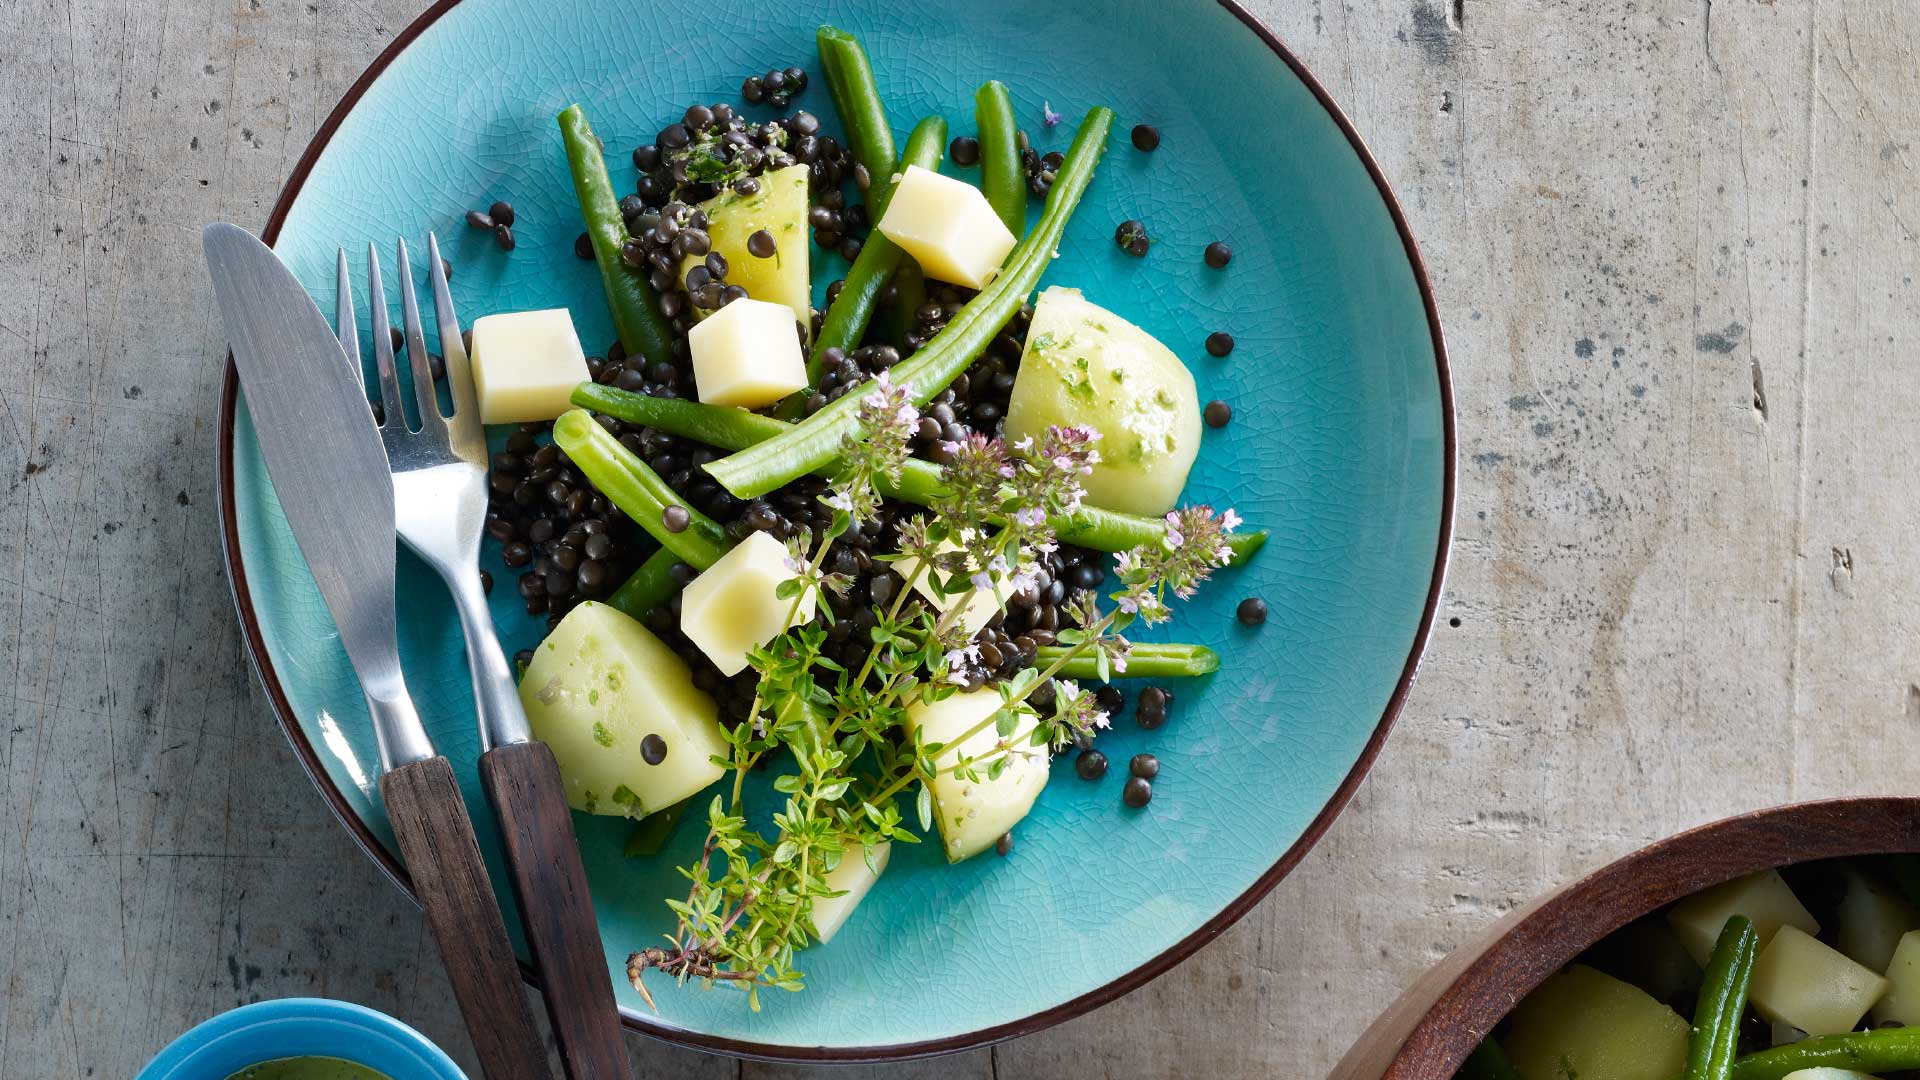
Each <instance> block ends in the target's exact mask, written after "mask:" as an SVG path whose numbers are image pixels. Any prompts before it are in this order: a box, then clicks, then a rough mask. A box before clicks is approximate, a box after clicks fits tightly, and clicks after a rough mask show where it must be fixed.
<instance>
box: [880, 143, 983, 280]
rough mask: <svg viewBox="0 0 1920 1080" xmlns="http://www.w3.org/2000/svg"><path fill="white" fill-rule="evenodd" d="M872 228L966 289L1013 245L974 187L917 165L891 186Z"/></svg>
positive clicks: (929, 271)
mask: <svg viewBox="0 0 1920 1080" xmlns="http://www.w3.org/2000/svg"><path fill="white" fill-rule="evenodd" d="M877 227H878V228H879V230H880V232H881V233H882V234H883V235H885V236H886V238H887V239H889V240H891V241H893V242H894V243H896V244H899V245H900V248H901V250H903V251H905V252H906V253H907V254H909V255H911V256H913V257H914V258H915V259H916V260H918V261H919V263H920V269H921V270H923V271H925V272H926V275H927V276H928V277H930V278H933V279H935V280H937V281H950V282H952V283H953V284H955V285H965V286H966V287H967V288H969V289H979V288H984V287H986V284H987V282H989V281H992V280H993V276H994V274H996V273H998V272H999V270H1000V264H1001V263H1003V262H1005V261H1006V258H1007V252H1009V251H1012V250H1013V244H1014V240H1013V234H1012V233H1011V232H1008V231H1007V226H1006V225H1005V224H1004V223H1003V222H1001V220H1000V217H999V215H997V214H995V213H994V212H993V207H992V205H990V204H989V203H988V202H987V197H986V196H985V195H982V194H980V189H979V188H976V187H974V186H973V185H972V184H969V183H967V182H966V181H964V180H955V179H954V178H952V177H950V176H941V175H940V174H939V173H937V172H933V171H932V170H929V169H923V168H921V167H920V166H918V165H909V166H907V171H906V172H905V173H904V174H902V175H901V177H900V182H899V183H897V184H895V185H894V188H893V201H892V202H889V203H888V204H887V212H886V213H885V214H883V215H881V217H880V224H879V225H878V226H877Z"/></svg>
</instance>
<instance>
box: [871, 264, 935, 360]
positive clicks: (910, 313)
mask: <svg viewBox="0 0 1920 1080" xmlns="http://www.w3.org/2000/svg"><path fill="white" fill-rule="evenodd" d="M889 243H891V241H889ZM860 250H861V251H865V250H866V248H861V249H860ZM926 302H927V275H926V274H924V273H922V272H921V271H920V263H919V262H918V261H916V260H915V259H914V258H913V256H911V255H907V254H905V253H904V252H903V253H901V256H900V268H899V269H898V270H895V271H894V272H893V306H892V307H890V308H888V309H887V313H886V325H885V326H884V327H882V329H881V334H882V336H884V337H885V338H886V339H887V340H888V341H891V342H893V343H894V344H895V345H899V344H901V343H902V342H904V341H906V340H907V335H908V334H910V333H912V332H913V322H914V317H915V315H916V314H917V313H918V312H919V310H920V305H921V304H924V303H926Z"/></svg>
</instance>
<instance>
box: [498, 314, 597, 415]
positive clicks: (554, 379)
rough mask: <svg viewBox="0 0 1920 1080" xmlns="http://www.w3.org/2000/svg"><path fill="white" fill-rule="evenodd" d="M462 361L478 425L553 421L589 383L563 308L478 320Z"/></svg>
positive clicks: (577, 340) (577, 339) (570, 319)
mask: <svg viewBox="0 0 1920 1080" xmlns="http://www.w3.org/2000/svg"><path fill="white" fill-rule="evenodd" d="M467 360H468V363H469V364H471V365H472V369H473V392H474V397H475V398H476V399H477V400H478V402H479V405H480V422H481V423H483V424H520V423H527V422H530V421H534V420H552V419H553V418H554V417H556V416H559V415H560V414H561V413H563V412H566V411H567V410H568V409H571V408H573V404H572V402H571V401H569V400H568V399H569V397H570V396H571V395H572V394H573V388H574V387H576V386H578V385H580V384H581V383H583V382H588V381H590V380H591V379H592V378H593V376H592V375H590V374H588V373H587V357H586V354H585V353H583V352H581V351H580V336H579V335H578V334H576V333H574V331H573V315H572V314H571V313H569V312H568V311H567V309H566V308H547V309H545V310H542V311H510V312H506V313H504V314H500V315H482V316H480V317H479V318H478V319H475V320H474V321H473V348H472V349H471V350H470V351H469V355H468V357H467Z"/></svg>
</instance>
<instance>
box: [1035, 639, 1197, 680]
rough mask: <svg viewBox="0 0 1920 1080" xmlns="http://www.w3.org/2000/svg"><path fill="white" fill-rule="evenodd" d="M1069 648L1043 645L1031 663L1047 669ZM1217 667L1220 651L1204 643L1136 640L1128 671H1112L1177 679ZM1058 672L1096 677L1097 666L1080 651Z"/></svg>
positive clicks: (1120, 675)
mask: <svg viewBox="0 0 1920 1080" xmlns="http://www.w3.org/2000/svg"><path fill="white" fill-rule="evenodd" d="M1069 651H1071V650H1070V649H1069V648H1068V647H1067V646H1065V645H1042V646H1040V647H1039V648H1038V649H1036V650H1034V653H1035V656H1034V661H1033V663H1034V666H1035V667H1038V668H1042V669H1044V668H1046V667H1047V666H1048V665H1049V664H1051V663H1053V662H1054V661H1055V660H1058V659H1060V658H1061V657H1063V656H1065V655H1067V653H1068V652H1069ZM1218 670H1220V654H1219V653H1217V652H1214V651H1213V650H1212V649H1209V648H1207V647H1206V646H1205V645H1184V644H1156V643H1150V642H1144V641H1143V642H1136V643H1135V644H1134V646H1133V651H1131V652H1129V653H1128V654H1127V670H1126V671H1125V672H1120V671H1115V672H1114V673H1113V674H1114V676H1115V677H1116V678H1127V679H1179V678H1186V677H1188V676H1193V675H1207V674H1211V673H1213V672H1215V671H1218ZM1060 674H1061V675H1063V676H1065V677H1066V678H1069V679H1098V678H1099V677H1100V665H1099V662H1098V661H1097V660H1095V659H1094V657H1093V654H1092V653H1083V654H1081V655H1079V656H1076V657H1074V658H1073V659H1071V660H1069V661H1067V662H1066V664H1065V665H1064V666H1062V667H1061V668H1060Z"/></svg>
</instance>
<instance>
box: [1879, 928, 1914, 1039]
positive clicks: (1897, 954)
mask: <svg viewBox="0 0 1920 1080" xmlns="http://www.w3.org/2000/svg"><path fill="white" fill-rule="evenodd" d="M1873 1018H1874V1020H1875V1021H1877V1022H1879V1023H1882V1024H1885V1023H1889V1022H1891V1023H1895V1024H1901V1025H1908V1024H1920V930H1915V931H1912V932H1910V933H1908V934H1905V935H1903V936H1902V937H1901V938H1900V944H1899V945H1897V946H1895V947H1894V950H1893V961H1892V962H1891V963H1889V964H1888V965H1887V992H1886V994H1884V995H1883V996H1882V997H1881V998H1880V1002H1879V1004H1877V1005H1875V1006H1874V1007H1873Z"/></svg>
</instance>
